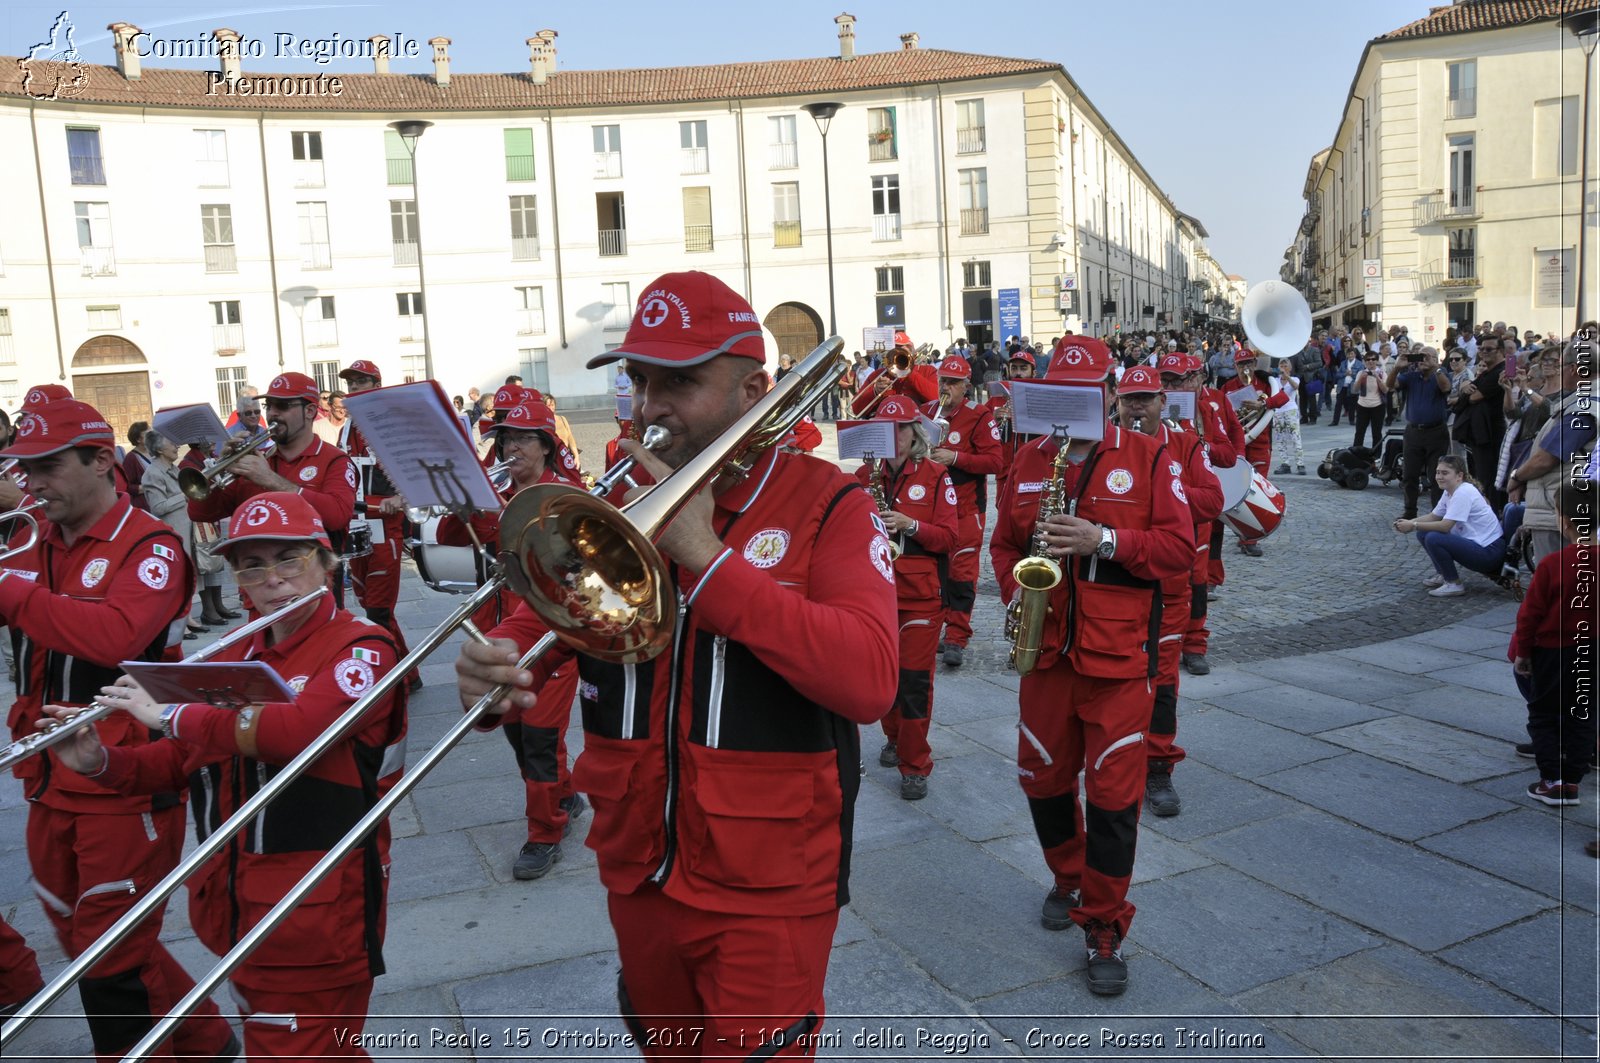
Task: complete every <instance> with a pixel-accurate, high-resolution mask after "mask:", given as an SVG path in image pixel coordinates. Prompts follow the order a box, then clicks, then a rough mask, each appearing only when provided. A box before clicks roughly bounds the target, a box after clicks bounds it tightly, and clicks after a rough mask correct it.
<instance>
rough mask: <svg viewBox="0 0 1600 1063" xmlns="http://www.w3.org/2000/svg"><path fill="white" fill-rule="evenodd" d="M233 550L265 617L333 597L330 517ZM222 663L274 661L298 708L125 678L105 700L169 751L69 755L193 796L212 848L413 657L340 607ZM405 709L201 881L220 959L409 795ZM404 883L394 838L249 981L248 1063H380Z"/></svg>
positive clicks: (123, 785)
mask: <svg viewBox="0 0 1600 1063" xmlns="http://www.w3.org/2000/svg"><path fill="white" fill-rule="evenodd" d="M217 550H218V552H225V553H226V556H227V559H228V561H229V563H230V564H231V565H232V566H233V575H234V579H235V580H237V581H238V584H239V591H240V594H241V595H243V596H244V597H246V598H248V599H249V601H250V603H251V606H252V609H253V610H254V611H256V612H257V613H260V614H262V615H265V614H267V613H270V612H275V611H277V610H279V609H282V608H284V607H285V606H287V605H290V604H292V603H293V602H294V601H295V600H296V599H298V598H301V597H303V596H305V595H307V594H309V593H311V592H312V591H314V590H316V589H317V588H319V587H324V586H327V584H328V579H329V576H330V574H331V573H332V572H333V571H334V566H335V564H336V559H335V556H334V554H333V550H332V548H331V547H330V545H329V540H328V533H327V530H326V529H325V528H324V527H323V524H322V520H321V519H320V518H319V517H318V516H317V514H316V511H315V510H314V509H312V507H311V504H310V503H309V502H307V501H306V500H305V499H303V498H301V497H300V496H299V495H295V494H289V493H286V492H284V493H280V492H270V493H267V494H262V495H257V496H255V497H253V498H250V499H248V500H247V501H245V502H244V503H243V504H242V505H240V507H239V508H238V510H237V511H236V512H235V513H234V514H233V520H232V526H231V527H230V529H229V536H228V539H227V541H226V542H225V543H223V544H222V545H221V546H219V547H218V548H217ZM213 660H215V661H260V662H262V663H264V664H266V665H268V666H270V667H271V668H272V669H273V671H275V672H277V674H278V675H279V676H281V677H282V678H283V679H284V681H285V682H286V683H287V684H288V686H289V687H290V688H291V689H292V690H294V691H295V698H294V700H293V701H285V702H278V703H269V704H261V705H250V706H247V707H245V708H243V709H236V708H231V707H230V708H219V707H216V706H213V705H209V704H205V703H203V702H195V703H190V704H178V705H162V704H157V703H156V702H155V701H154V700H153V699H152V698H151V697H150V695H149V694H148V693H146V692H145V690H144V688H142V687H141V686H140V685H139V684H138V683H137V682H136V681H135V680H133V679H131V678H129V677H128V676H123V677H121V678H120V679H118V680H117V682H116V684H115V685H113V686H108V687H105V688H104V690H103V693H102V697H103V699H104V700H105V701H107V702H108V703H110V704H113V705H115V706H116V707H117V708H120V709H123V710H125V711H127V712H128V713H129V714H130V715H132V716H133V717H134V718H135V719H137V720H138V722H140V723H142V724H144V725H145V726H146V727H149V728H151V729H152V730H153V731H159V732H160V733H161V735H162V736H163V737H162V738H161V739H160V740H158V741H154V742H151V743H149V744H146V745H142V746H134V747H124V746H115V747H110V748H106V747H102V745H101V744H100V738H99V735H98V734H97V733H96V731H95V729H94V728H92V727H90V728H84V729H82V730H80V731H78V732H77V735H76V737H75V738H74V740H73V741H72V742H68V743H63V744H62V745H59V746H57V747H56V750H57V753H58V755H59V757H60V759H61V761H62V762H63V763H65V764H66V765H67V766H68V767H70V768H72V769H73V770H74V771H77V772H79V773H81V774H83V775H85V776H87V777H88V778H91V779H93V780H95V781H96V782H98V783H100V784H101V785H102V786H107V787H110V788H111V789H114V790H117V791H119V792H121V793H124V794H141V793H162V792H170V791H174V790H177V789H179V788H180V787H181V786H183V785H184V783H185V781H187V783H188V788H189V790H190V792H191V793H193V794H194V801H193V802H192V807H193V808H194V818H195V828H196V831H197V832H198V833H199V835H200V836H202V837H204V836H205V835H206V834H207V833H208V832H209V831H210V830H212V829H215V828H216V827H217V826H218V824H220V823H221V822H222V821H223V820H225V819H226V818H227V817H228V816H230V815H231V814H232V813H233V812H235V811H236V810H237V809H238V807H239V806H240V804H242V803H243V802H244V800H245V799H246V798H248V797H249V796H250V795H251V794H252V793H253V792H254V791H255V790H256V789H257V788H258V787H259V786H260V785H261V784H262V783H263V782H265V781H266V780H267V779H268V778H270V777H271V776H272V775H273V774H275V773H276V772H277V770H278V769H279V767H280V766H281V765H283V764H286V763H288V762H289V761H290V760H291V759H293V758H294V757H295V756H296V755H297V754H299V753H300V752H301V751H302V750H304V749H305V748H306V747H307V746H309V745H310V744H311V743H312V741H313V740H315V739H316V738H317V737H318V736H319V735H321V734H322V733H323V732H324V731H325V730H326V729H327V728H328V726H329V725H330V724H332V723H333V721H334V720H335V719H337V718H338V717H339V716H340V715H341V714H343V713H344V711H345V710H346V709H348V708H349V707H350V706H351V704H352V703H354V702H355V701H356V699H357V698H359V697H360V696H361V695H363V694H364V693H366V692H367V691H369V690H371V689H372V687H373V685H374V684H375V683H376V682H378V680H379V679H380V678H381V677H382V676H383V675H384V674H385V673H386V672H388V671H389V670H390V669H392V668H393V667H394V666H395V664H396V663H397V662H398V660H399V655H398V654H397V653H396V652H395V647H394V643H393V642H392V641H391V639H390V637H389V634H388V632H386V631H385V630H384V629H383V628H380V627H377V626H376V625H374V624H370V623H368V622H366V621H365V620H359V619H357V618H356V617H354V616H351V615H350V614H349V613H347V612H345V611H344V610H342V609H340V608H338V607H337V605H336V604H335V603H334V602H333V600H332V599H331V598H330V597H323V598H321V599H320V600H318V601H314V602H310V603H307V604H306V605H304V606H302V607H301V608H299V609H297V610H295V611H293V612H291V613H289V614H288V615H286V616H284V617H283V618H282V619H280V620H278V621H277V622H275V623H274V624H272V625H271V626H270V627H268V628H267V629H265V630H264V631H262V632H260V633H259V634H257V635H256V636H255V637H254V638H252V639H250V640H248V641H246V642H241V643H239V644H238V645H235V646H232V647H230V648H228V649H226V650H223V651H222V652H221V653H219V654H218V655H217V656H216V657H215V658H213ZM405 697H406V692H405V685H404V684H398V685H397V686H396V687H395V689H393V690H392V691H390V692H389V693H388V694H387V695H385V696H384V698H382V699H381V700H380V701H379V702H378V704H376V705H374V706H373V707H372V708H371V710H369V711H368V713H367V714H366V716H365V717H364V718H363V722H362V724H361V725H360V728H359V730H357V731H355V732H354V733H353V734H352V735H350V736H349V737H347V738H345V739H344V740H343V741H341V742H339V743H337V744H335V745H334V746H332V747H331V748H330V749H329V750H328V751H327V752H326V753H324V754H323V756H322V757H321V758H320V759H319V760H317V761H316V763H314V764H313V765H312V766H311V767H310V768H309V769H307V771H306V773H305V774H304V775H302V776H300V777H299V778H298V779H296V780H295V781H294V782H293V783H291V784H290V785H289V786H288V788H287V789H286V790H285V791H284V792H283V794H282V795H280V796H279V797H278V798H277V799H276V800H275V801H273V802H272V804H271V805H270V806H269V807H268V808H267V809H266V810H265V811H263V812H262V813H261V814H260V815H258V816H257V817H256V819H255V822H254V824H253V825H252V826H251V828H250V829H249V830H246V831H243V832H241V833H240V834H238V835H236V836H235V837H234V838H233V839H232V840H231V841H230V842H229V843H228V845H227V847H226V848H224V849H222V850H221V851H220V852H218V853H217V854H216V855H215V856H214V857H212V858H211V860H210V861H209V862H207V863H206V864H205V865H204V866H202V867H201V869H200V870H199V871H198V872H197V873H196V874H195V875H194V876H193V877H192V878H190V879H189V882H188V886H189V921H190V923H191V924H192V925H193V926H194V929H195V933H196V934H197V935H199V937H200V940H201V942H203V943H204V944H205V945H206V947H207V948H209V949H211V950H212V951H213V952H216V953H218V954H219V955H220V954H222V953H225V952H227V951H228V950H229V949H230V948H232V946H233V945H234V944H235V943H237V942H238V940H239V939H240V937H242V936H243V935H244V934H245V933H247V932H248V931H249V930H250V929H251V928H252V927H254V926H255V925H256V923H258V922H259V921H260V920H261V918H262V917H263V916H265V915H266V914H267V912H268V911H270V910H271V908H272V907H273V906H274V905H275V904H276V903H277V902H278V901H279V900H280V899H281V898H282V897H283V896H284V895H285V894H286V893H287V892H288V891H289V890H290V889H291V888H292V887H293V886H294V884H295V883H296V882H298V881H299V880H300V879H301V878H302V877H303V876H304V874H305V872H306V871H308V870H309V869H310V868H311V867H312V866H313V865H314V864H315V863H317V861H318V860H320V859H321V858H322V856H323V855H324V854H325V853H326V852H327V849H328V847H329V846H330V845H331V844H332V843H333V842H335V841H336V840H338V839H339V838H340V837H341V836H343V835H344V833H345V832H346V831H347V830H348V829H349V828H351V827H353V826H354V825H355V824H356V822H357V821H358V820H359V819H360V818H361V817H362V816H363V815H365V814H366V812H367V810H368V809H370V808H371V807H372V806H373V805H374V804H375V803H376V801H377V799H378V797H379V795H380V794H381V793H382V792H383V791H384V790H386V789H388V787H389V786H390V785H392V783H393V781H394V780H395V779H397V778H398V777H399V775H400V772H401V769H402V767H403V764H402V761H403V759H404V744H403V739H404V736H405V731H406V711H405ZM47 711H50V712H51V713H52V715H60V713H61V712H62V711H65V710H63V709H61V708H60V707H58V706H50V707H49V709H48V710H47ZM388 866H389V825H388V823H387V822H385V823H384V824H383V825H382V826H381V827H379V828H378V829H377V830H376V831H374V832H373V834H372V836H371V837H370V838H368V840H367V842H366V843H365V844H364V845H363V846H362V847H361V848H360V849H358V850H356V851H355V852H353V853H351V854H350V855H349V857H348V858H347V859H346V860H345V862H344V864H343V865H342V866H341V867H340V869H339V870H338V871H337V872H335V873H334V874H333V875H332V876H330V877H329V878H328V879H327V880H325V881H324V882H323V884H322V885H321V886H319V887H318V888H317V889H316V890H314V891H313V892H312V893H311V894H310V895H309V896H307V897H306V899H305V900H304V901H303V902H302V903H301V904H300V906H299V907H297V908H296V909H295V910H294V912H293V914H291V915H290V916H289V918H288V919H287V920H286V921H285V922H284V923H282V924H281V925H280V926H279V927H278V928H277V929H276V930H274V931H273V932H272V934H271V935H269V936H268V937H267V938H266V939H265V940H264V941H263V942H262V943H261V945H260V947H259V948H257V949H256V950H255V951H254V952H252V953H251V954H250V957H249V958H248V959H247V960H246V961H245V962H244V963H243V964H242V965H241V966H240V967H239V968H238V970H236V971H235V972H234V973H233V975H232V984H233V992H234V997H235V999H236V1001H237V1002H238V1005H239V1013H240V1015H241V1016H242V1017H243V1020H244V1043H245V1053H246V1055H247V1056H248V1058H250V1059H274V1058H294V1059H315V1058H320V1057H324V1056H339V1057H352V1056H353V1057H357V1058H366V1053H365V1052H364V1051H362V1050H361V1049H360V1048H359V1047H356V1045H358V1044H359V1039H358V1038H357V1037H356V1036H355V1035H357V1034H359V1033H360V1031H361V1029H362V1027H363V1025H364V1023H365V1021H366V1016H367V1010H368V1009H367V1005H368V1001H369V999H370V997H371V995H372V983H373V979H374V978H375V977H376V976H377V975H380V974H382V973H383V970H384V967H383V955H382V951H381V950H382V943H383V934H384V921H385V910H386V906H387V897H386V894H387V888H388V881H389V875H388Z"/></svg>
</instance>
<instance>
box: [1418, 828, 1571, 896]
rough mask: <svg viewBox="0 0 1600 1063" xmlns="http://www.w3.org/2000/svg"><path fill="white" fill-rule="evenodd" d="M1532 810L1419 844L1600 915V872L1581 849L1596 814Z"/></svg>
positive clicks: (1433, 837)
mask: <svg viewBox="0 0 1600 1063" xmlns="http://www.w3.org/2000/svg"><path fill="white" fill-rule="evenodd" d="M1531 804H1532V802H1527V801H1525V802H1524V803H1523V804H1521V805H1518V806H1516V808H1515V810H1514V811H1512V812H1509V813H1507V814H1506V815H1503V816H1494V817H1492V818H1490V819H1486V820H1483V821H1481V822H1478V823H1468V824H1466V825H1465V826H1461V827H1457V828H1455V829H1454V830H1447V831H1444V832H1443V833H1440V834H1435V835H1433V836H1432V837H1428V838H1424V839H1422V841H1421V842H1420V843H1419V844H1420V845H1421V846H1422V847H1423V848H1424V849H1429V850H1431V851H1433V852H1436V853H1439V854H1440V855H1441V856H1448V857H1450V858H1452V859H1454V860H1459V861H1460V862H1461V863H1463V864H1466V865H1467V866H1468V867H1474V868H1477V869H1478V870H1480V871H1487V872H1488V873H1489V874H1491V875H1498V876H1500V877H1501V878H1503V879H1506V880H1507V881H1509V882H1514V883H1516V884H1517V885H1519V886H1526V887H1527V888H1528V889H1531V890H1536V891H1538V892H1539V893H1542V894H1544V895H1545V896H1546V897H1550V898H1553V899H1555V900H1558V901H1560V902H1561V903H1563V904H1566V905H1571V906H1573V907H1576V908H1581V909H1584V910H1585V911H1589V912H1595V911H1600V867H1597V865H1596V863H1595V861H1594V859H1593V858H1592V857H1590V856H1589V855H1588V854H1587V853H1585V852H1584V851H1583V843H1584V842H1585V841H1588V840H1589V839H1590V838H1593V837H1595V834H1596V829H1595V822H1594V811H1593V809H1592V808H1589V809H1584V808H1577V809H1569V810H1568V811H1571V812H1576V813H1578V814H1577V815H1575V816H1572V817H1562V816H1548V815H1541V814H1540V813H1539V812H1537V811H1535V810H1534V809H1533V808H1532V807H1530V806H1531ZM1540 807H1541V808H1543V807H1544V806H1540Z"/></svg>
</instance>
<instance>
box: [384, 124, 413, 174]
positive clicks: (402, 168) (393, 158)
mask: <svg viewBox="0 0 1600 1063" xmlns="http://www.w3.org/2000/svg"><path fill="white" fill-rule="evenodd" d="M383 155H384V160H385V162H386V163H387V165H388V170H389V183H390V184H392V185H408V184H410V183H411V153H410V152H409V151H407V150H406V142H405V141H404V140H401V139H400V134H399V133H396V132H395V131H394V130H392V129H385V130H384V131H383Z"/></svg>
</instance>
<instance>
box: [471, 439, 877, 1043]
mask: <svg viewBox="0 0 1600 1063" xmlns="http://www.w3.org/2000/svg"><path fill="white" fill-rule="evenodd" d="M715 501H716V506H715V512H714V516H713V527H714V528H715V529H716V531H717V533H718V535H719V536H720V537H721V539H722V541H723V542H724V543H726V544H727V549H726V550H724V551H723V552H722V553H721V554H720V555H719V556H718V557H717V558H716V560H715V561H713V562H712V563H711V564H710V565H709V566H707V568H706V569H705V571H704V572H702V573H699V574H693V573H688V572H684V571H682V570H680V569H678V567H677V566H676V565H674V566H672V567H673V572H674V576H675V578H676V580H677V583H678V591H679V595H680V602H679V605H680V609H679V613H678V626H677V630H676V633H675V635H674V640H673V644H672V647H671V649H670V650H668V651H667V652H664V653H662V654H660V655H659V656H657V657H656V658H654V659H653V660H651V661H649V662H645V663H641V664H635V665H620V664H609V663H606V662H602V661H599V660H596V659H594V658H589V657H580V658H579V664H578V667H579V674H580V678H581V682H580V683H579V687H578V697H579V702H580V705H581V707H582V710H583V726H584V732H585V738H584V750H583V753H582V755H581V756H580V757H579V758H578V762H577V764H576V766H575V767H574V768H573V773H572V775H573V778H572V782H573V786H574V787H575V788H577V789H578V790H580V791H582V792H584V793H587V794H588V795H589V798H590V803H591V804H592V805H593V807H594V825H593V827H592V828H591V829H590V831H589V835H588V838H587V844H588V845H589V847H590V848H592V849H594V850H595V853H596V855H597V857H598V863H599V870H600V881H601V882H602V884H604V885H605V887H606V889H607V891H608V892H609V894H610V911H611V919H612V925H613V927H614V928H615V930H616V934H617V943H618V950H619V952H620V954H621V959H622V977H621V979H620V984H619V994H618V995H619V998H620V1000H621V1003H622V1007H623V1014H624V1016H625V1017H626V1018H627V1019H628V1021H629V1024H630V1026H631V1027H632V1028H633V1029H634V1030H635V1031H636V1032H637V1033H639V1034H640V1036H641V1037H642V1036H643V1032H644V1031H645V1030H648V1031H650V1034H651V1036H652V1038H653V1042H652V1046H651V1047H646V1048H645V1050H644V1051H645V1054H646V1055H647V1056H649V1057H650V1058H663V1057H667V1056H671V1057H676V1058H683V1057H688V1058H691V1059H696V1058H700V1057H701V1056H702V1054H704V1055H705V1056H707V1057H709V1056H712V1055H717V1054H726V1053H727V1052H728V1051H729V1050H730V1049H732V1050H734V1051H739V1050H740V1046H741V1045H743V1046H746V1047H744V1048H743V1051H745V1052H747V1053H748V1052H753V1051H755V1050H756V1049H758V1048H759V1047H761V1044H762V1042H761V1034H760V1031H762V1030H766V1031H772V1030H790V1031H792V1032H793V1033H794V1034H796V1035H799V1034H804V1033H809V1032H811V1031H814V1030H816V1029H818V1028H819V1026H820V1024H821V1022H822V1021H823V1017H824V1015H825V1009H824V1007H823V999H822V989H823V982H824V980H825V978H826V976H827V967H828V952H829V946H830V943H831V940H832V935H833V931H834V927H835V925H836V924H837V922H838V913H839V908H840V906H841V905H843V904H846V903H848V901H849V896H850V895H849V866H850V842H851V833H852V823H853V816H854V809H855V797H856V792H857V790H858V789H859V787H860V778H861V777H860V768H859V763H860V740H859V734H858V731H857V727H858V725H860V724H864V723H872V722H875V721H877V720H878V719H880V718H881V717H882V716H883V714H884V712H885V711H887V709H888V707H889V706H890V705H891V704H893V702H894V693H895V685H896V678H897V677H896V672H897V669H896V649H895V643H896V631H895V627H896V625H895V590H894V569H893V567H892V565H891V562H890V559H889V554H890V550H889V541H888V539H887V538H885V537H884V536H883V534H882V533H881V532H880V531H879V524H878V521H877V519H876V513H875V512H874V510H873V507H872V502H871V500H870V499H868V497H867V493H866V492H865V491H863V490H861V489H860V487H859V486H858V485H857V483H856V481H855V480H854V479H853V478H852V477H849V476H847V475H846V474H844V473H841V472H840V471H839V470H838V468H837V467H836V466H834V465H832V464H831V463H828V462H824V461H820V460H818V459H815V458H811V457H809V456H805V455H799V454H791V453H785V452H783V451H782V450H780V449H777V448H774V449H773V450H770V451H768V453H767V454H766V455H764V456H763V457H762V458H760V459H759V460H758V461H757V462H756V465H755V467H754V468H753V469H752V470H751V472H750V475H749V476H748V477H747V478H746V479H744V480H743V481H742V482H741V483H739V484H738V485H736V486H734V487H732V488H730V489H728V490H726V491H723V492H721V493H720V494H718V495H716V498H715ZM542 630H543V629H542V625H540V624H539V622H538V620H537V618H536V617H535V615H534V614H533V613H532V612H531V611H530V610H528V609H527V608H526V607H523V608H520V609H519V610H518V611H517V614H516V615H515V616H513V617H512V618H511V620H510V621H509V622H508V623H506V624H503V625H501V627H500V628H498V629H496V631H495V632H494V634H495V635H496V636H499V637H509V638H512V639H514V640H515V641H516V642H517V643H518V645H520V646H522V647H524V648H526V647H527V646H530V645H531V644H532V643H533V642H534V641H535V639H536V638H537V637H538V636H539V635H540V634H541V633H542ZM571 655H572V651H571V650H569V649H566V648H565V647H561V648H558V649H557V650H556V651H555V652H553V653H550V654H547V655H546V656H545V658H544V659H543V660H542V661H541V662H539V663H538V664H537V665H535V666H534V668H533V672H534V676H535V681H536V685H537V681H538V680H539V679H540V678H541V677H543V676H547V675H549V674H550V672H551V670H552V669H554V668H555V667H557V666H558V665H559V664H560V663H561V662H562V661H564V660H565V659H567V658H569V657H570V656H571ZM820 662H826V666H825V667H823V666H820ZM696 1030H700V1031H703V1033H702V1034H700V1035H699V1036H696V1034H695V1031H696ZM719 1038H723V1040H719ZM814 1051H815V1043H814V1042H808V1041H806V1040H804V1039H801V1040H799V1041H791V1042H790V1043H789V1046H788V1047H787V1048H786V1049H784V1050H783V1051H782V1052H781V1053H779V1054H780V1055H781V1056H782V1057H783V1058H811V1057H812V1055H813V1054H814Z"/></svg>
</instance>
